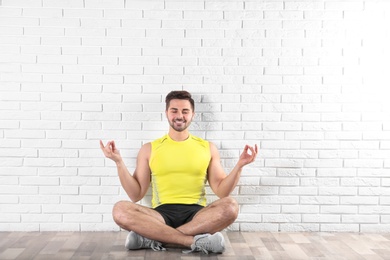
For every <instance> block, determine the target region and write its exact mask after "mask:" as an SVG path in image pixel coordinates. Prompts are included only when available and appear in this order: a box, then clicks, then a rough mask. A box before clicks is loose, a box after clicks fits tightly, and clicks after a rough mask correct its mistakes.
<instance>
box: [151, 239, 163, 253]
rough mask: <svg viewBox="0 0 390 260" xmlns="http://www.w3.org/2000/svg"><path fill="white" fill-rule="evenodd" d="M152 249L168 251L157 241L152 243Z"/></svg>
mask: <svg viewBox="0 0 390 260" xmlns="http://www.w3.org/2000/svg"><path fill="white" fill-rule="evenodd" d="M150 247H151V248H152V249H153V251H166V249H165V247H163V246H162V244H161V243H160V242H157V241H152V243H151V245H150Z"/></svg>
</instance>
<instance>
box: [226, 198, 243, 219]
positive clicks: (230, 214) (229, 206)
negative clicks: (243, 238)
mask: <svg viewBox="0 0 390 260" xmlns="http://www.w3.org/2000/svg"><path fill="white" fill-rule="evenodd" d="M222 200H223V215H224V216H225V217H226V218H229V220H231V221H234V220H236V219H237V217H238V211H239V207H238V203H237V201H236V200H235V199H233V198H232V197H226V198H223V199H222Z"/></svg>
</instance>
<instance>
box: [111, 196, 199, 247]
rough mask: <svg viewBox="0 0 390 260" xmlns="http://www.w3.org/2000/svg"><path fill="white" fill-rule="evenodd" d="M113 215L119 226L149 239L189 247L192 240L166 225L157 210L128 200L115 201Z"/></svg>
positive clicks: (192, 238) (191, 237)
mask: <svg viewBox="0 0 390 260" xmlns="http://www.w3.org/2000/svg"><path fill="white" fill-rule="evenodd" d="M113 217H114V221H115V222H116V223H117V224H118V225H119V226H120V227H121V228H123V229H126V230H128V231H134V232H135V233H137V234H139V235H141V236H143V237H146V238H149V239H151V240H155V241H159V242H162V243H168V244H175V245H181V246H185V247H190V246H191V244H192V243H193V240H194V237H193V236H191V235H187V234H184V233H182V232H180V231H178V230H176V229H174V228H172V227H170V226H168V225H166V224H165V221H164V218H163V217H162V216H161V215H160V213H158V212H157V211H155V210H153V209H150V208H147V207H144V206H141V205H138V204H134V203H132V202H129V201H120V202H118V203H116V204H115V206H114V208H113Z"/></svg>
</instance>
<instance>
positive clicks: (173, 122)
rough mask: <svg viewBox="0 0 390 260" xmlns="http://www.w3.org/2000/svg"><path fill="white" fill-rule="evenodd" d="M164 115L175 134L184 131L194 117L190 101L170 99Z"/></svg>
mask: <svg viewBox="0 0 390 260" xmlns="http://www.w3.org/2000/svg"><path fill="white" fill-rule="evenodd" d="M165 114H166V116H167V119H168V122H169V125H170V126H171V127H172V128H173V129H174V130H176V131H177V132H182V131H184V130H186V129H187V128H188V127H189V126H190V124H191V121H192V118H193V117H194V111H192V108H191V103H190V101H188V100H182V99H172V100H171V102H169V107H168V110H167V111H165Z"/></svg>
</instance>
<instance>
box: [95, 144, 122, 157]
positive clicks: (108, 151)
mask: <svg viewBox="0 0 390 260" xmlns="http://www.w3.org/2000/svg"><path fill="white" fill-rule="evenodd" d="M100 149H102V151H103V153H104V155H105V156H106V157H107V158H110V159H111V160H113V161H114V162H115V163H119V162H121V161H122V156H121V154H120V152H119V150H118V149H117V148H116V146H115V142H114V141H109V142H108V143H107V145H106V146H104V144H103V142H102V140H100Z"/></svg>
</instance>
